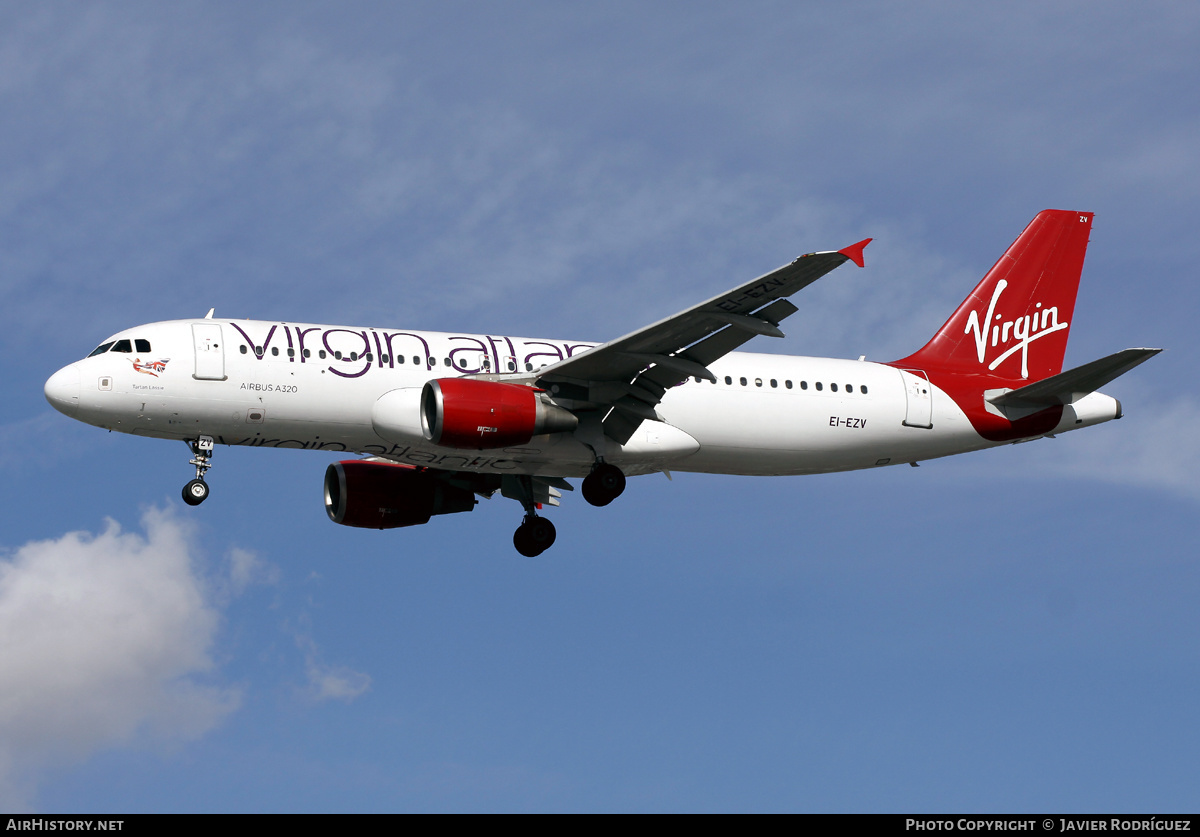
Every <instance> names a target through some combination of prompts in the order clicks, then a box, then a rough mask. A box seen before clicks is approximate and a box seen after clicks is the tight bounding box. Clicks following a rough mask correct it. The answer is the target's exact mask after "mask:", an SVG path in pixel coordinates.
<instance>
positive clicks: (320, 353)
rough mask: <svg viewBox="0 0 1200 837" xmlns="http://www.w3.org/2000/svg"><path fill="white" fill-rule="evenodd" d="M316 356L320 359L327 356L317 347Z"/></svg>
mask: <svg viewBox="0 0 1200 837" xmlns="http://www.w3.org/2000/svg"><path fill="white" fill-rule="evenodd" d="M317 357H319V358H320V359H321V360H324V359H325V358H326V357H327V355H326V354H325V350H324V349H319V350H318V351H317Z"/></svg>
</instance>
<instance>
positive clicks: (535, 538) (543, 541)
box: [513, 512, 558, 558]
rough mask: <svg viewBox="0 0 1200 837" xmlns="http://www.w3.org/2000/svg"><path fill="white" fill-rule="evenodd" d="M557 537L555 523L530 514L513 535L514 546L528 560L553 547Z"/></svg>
mask: <svg viewBox="0 0 1200 837" xmlns="http://www.w3.org/2000/svg"><path fill="white" fill-rule="evenodd" d="M557 536H558V533H557V532H555V531H554V524H553V523H551V522H550V521H549V520H547V519H546V518H544V517H538V516H537V515H536V514H534V513H533V512H530V513H529V514H527V515H525V519H524V520H522V521H521V525H520V526H518V527H517V531H516V532H514V533H513V546H515V547H516V548H517V552H519V553H521V554H522V555H524V556H525V557H526V558H535V557H537V556H538V555H541V554H542V553H543V552H545V551H546V550H547V549H549V548H550V547H551V546H553V545H554V539H555V538H556V537H557Z"/></svg>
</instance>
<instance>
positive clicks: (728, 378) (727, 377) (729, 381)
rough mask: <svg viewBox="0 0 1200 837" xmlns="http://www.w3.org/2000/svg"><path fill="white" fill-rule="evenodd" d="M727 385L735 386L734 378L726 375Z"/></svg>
mask: <svg viewBox="0 0 1200 837" xmlns="http://www.w3.org/2000/svg"><path fill="white" fill-rule="evenodd" d="M725 384H726V386H733V378H731V377H729V376H728V375H726V376H725Z"/></svg>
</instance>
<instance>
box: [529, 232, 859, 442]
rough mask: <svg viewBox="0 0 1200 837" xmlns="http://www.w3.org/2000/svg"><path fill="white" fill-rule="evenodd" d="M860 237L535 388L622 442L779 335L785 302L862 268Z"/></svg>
mask: <svg viewBox="0 0 1200 837" xmlns="http://www.w3.org/2000/svg"><path fill="white" fill-rule="evenodd" d="M870 241H871V239H869V238H868V239H864V240H863V241H860V242H858V243H857V244H852V245H850V246H849V247H846V248H844V249H842V250H836V251H830V252H823V253H809V254H808V255H805V256H801V257H800V258H798V259H796V260H795V261H793V262H792V263H791V264H786V265H784V266H783V267H780V268H778V269H776V270H773V271H771V272H770V273H767V274H765V275H763V276H760V277H758V278H757V279H755V280H754V281H752V282H747V283H746V284H744V285H741V286H740V287H737V288H734V289H733V290H730V291H727V292H725V293H723V294H720V295H719V296H715V297H713V298H712V299H710V300H708V301H706V302H702V303H700V304H699V305H694V306H692V307H691V308H689V309H687V310H686V311H681V312H680V313H678V314H676V315H675V316H673V317H667V318H666V319H665V320H660V321H658V322H657V323H654V324H653V325H648V326H646V327H645V328H641V329H638V330H637V331H635V332H632V333H631V334H626V335H625V336H624V337H619V338H617V339H616V340H612V341H610V342H608V343H604V344H603V345H600V346H596V347H595V348H592V349H588V350H587V351H585V352H581V353H579V354H578V355H575V356H574V357H571V358H568V359H566V360H563V361H559V362H558V363H555V364H552V365H550V366H547V367H546V368H545V369H543V370H541V372H540V373H539V374H538V385H539V386H542V387H545V388H547V389H551V388H552V387H553V389H552V390H551V391H552V392H554V393H555V399H556V400H568V401H573V402H576V403H575V404H574V405H573V409H575V410H587V409H589V408H590V409H596V410H602V411H605V415H604V418H603V426H604V435H606V436H608V437H609V438H610V439H613V440H614V441H616V442H618V443H619V444H625V443H626V442H628V441H629V439H630V437H632V436H633V433H634V431H635V430H637V428H638V426H639V425H641V423H642V422H643V421H645V420H650V421H661V420H662V419H661V418H660V417H659V415H658V413H657V412H656V411H655V409H654V408H655V406H657V404H658V403H659V401H661V400H662V397H663V395H664V394H665V393H666V391H667V390H668V389H669V388H670V387H672V386H674V385H675V384H677V383H679V382H680V381H681V380H683V379H684V378H687V377H690V376H691V377H697V378H704V379H707V380H710V381H711V380H715V379H714V378H713V374H712V373H711V372H709V371H708V366H709V364H711V363H713V362H714V361H715V360H717V359H718V358H721V357H724V356H725V355H727V354H729V353H730V352H732V351H733V350H734V349H736V348H738V347H739V346H741V345H742V344H743V343H745V342H746V341H748V340H750V339H751V338H752V337H754V336H756V335H759V334H765V335H768V336H771V337H783V332H782V331H780V330H779V323H780V322H781V321H782V320H783V319H784V318H785V317H787V316H789V315H791V314H794V313H795V312H796V311H797V310H798V309H797V308H796V306H795V305H793V304H792V303H790V302H788V300H787V297H789V296H791V295H792V294H794V293H796V292H797V291H799V290H800V289H802V288H806V287H808V286H809V285H811V284H812V283H813V282H815V281H817V280H818V279H820V278H821V277H822V276H824V275H825V274H826V273H829V271H831V270H833V269H834V268H835V267H838V266H840V265H842V264H844V263H845V262H847V261H853V262H854V263H855V264H857V265H858V266H859V267H862V266H863V248H864V247H866V246H867V244H868V243H870Z"/></svg>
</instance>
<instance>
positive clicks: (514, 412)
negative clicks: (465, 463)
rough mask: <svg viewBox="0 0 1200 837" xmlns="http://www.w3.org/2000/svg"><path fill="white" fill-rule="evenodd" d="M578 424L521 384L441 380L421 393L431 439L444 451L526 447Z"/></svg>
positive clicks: (572, 416) (424, 426) (427, 434)
mask: <svg viewBox="0 0 1200 837" xmlns="http://www.w3.org/2000/svg"><path fill="white" fill-rule="evenodd" d="M578 426H579V419H578V418H576V417H575V414H574V413H571V412H569V411H568V410H564V409H563V408H562V407H559V406H558V405H557V404H555V403H553V402H552V401H550V399H549V398H547V397H546V396H545V395H543V394H542V393H541V391H539V390H536V389H534V388H532V387H527V386H523V385H521V384H505V383H500V382H497V381H480V380H477V379H474V378H438V379H437V380H433V381H429V382H428V383H426V384H425V390H424V392H423V393H422V394H421V427H422V429H423V430H424V433H425V438H426V439H428V440H429V441H431V442H433V443H434V444H435V445H441V446H442V447H447V448H468V449H471V450H483V449H485V448H503V447H508V446H509V445H523V444H525V443H526V442H528V441H529V440H530V439H532V438H533V437H534V436H540V435H541V434H543V433H566V432H568V431H571V430H574V429H575V428H576V427H578Z"/></svg>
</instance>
